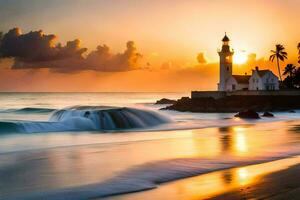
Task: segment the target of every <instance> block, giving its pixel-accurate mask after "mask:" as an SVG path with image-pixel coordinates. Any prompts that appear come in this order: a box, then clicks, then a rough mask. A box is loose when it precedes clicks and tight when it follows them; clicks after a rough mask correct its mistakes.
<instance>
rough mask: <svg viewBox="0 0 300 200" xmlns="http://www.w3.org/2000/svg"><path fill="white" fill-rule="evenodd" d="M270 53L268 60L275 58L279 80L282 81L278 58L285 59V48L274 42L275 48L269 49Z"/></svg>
mask: <svg viewBox="0 0 300 200" xmlns="http://www.w3.org/2000/svg"><path fill="white" fill-rule="evenodd" d="M271 53H272V54H271V55H270V58H269V60H270V61H272V62H273V61H274V59H275V58H276V62H277V68H278V74H279V79H280V81H282V79H281V73H280V66H279V60H281V61H284V60H285V59H287V52H285V48H284V46H283V45H281V44H276V50H271Z"/></svg>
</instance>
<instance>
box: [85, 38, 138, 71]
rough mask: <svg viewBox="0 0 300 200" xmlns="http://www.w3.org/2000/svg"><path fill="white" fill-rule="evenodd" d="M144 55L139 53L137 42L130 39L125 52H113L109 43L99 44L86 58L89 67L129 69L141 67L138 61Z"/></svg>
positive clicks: (105, 69) (102, 69) (108, 69)
mask: <svg viewBox="0 0 300 200" xmlns="http://www.w3.org/2000/svg"><path fill="white" fill-rule="evenodd" d="M141 58H142V55H141V54H140V53H138V51H137V48H136V46H135V43H134V42H133V41H129V42H127V44H126V50H125V51H124V52H123V53H119V54H116V55H114V54H112V53H110V49H109V47H108V46H107V45H102V46H101V45H99V46H98V47H97V50H95V51H92V52H91V53H90V54H89V55H88V56H87V58H86V64H87V66H88V68H90V69H93V70H96V71H128V70H134V69H139V66H138V62H139V60H140V59H141Z"/></svg>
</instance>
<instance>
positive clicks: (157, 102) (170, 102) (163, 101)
mask: <svg viewBox="0 0 300 200" xmlns="http://www.w3.org/2000/svg"><path fill="white" fill-rule="evenodd" d="M174 103H176V100H172V99H166V98H163V99H161V100H158V101H156V103H155V104H174Z"/></svg>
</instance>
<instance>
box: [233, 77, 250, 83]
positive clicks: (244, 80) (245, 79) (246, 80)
mask: <svg viewBox="0 0 300 200" xmlns="http://www.w3.org/2000/svg"><path fill="white" fill-rule="evenodd" d="M232 77H233V78H234V79H235V80H236V82H237V83H240V84H249V79H250V77H251V76H250V75H232Z"/></svg>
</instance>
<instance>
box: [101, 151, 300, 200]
mask: <svg viewBox="0 0 300 200" xmlns="http://www.w3.org/2000/svg"><path fill="white" fill-rule="evenodd" d="M107 199H110V200H119V199H122V200H129V199H143V200H148V199H149V200H150V199H164V200H169V199H170V200H171V199H172V200H183V199H184V200H196V199H197V200H200V199H206V200H208V199H210V200H240V199H272V200H273V199H274V200H281V199H282V200H283V199H289V200H294V199H295V200H296V199H300V156H296V157H292V158H287V159H282V160H278V161H273V162H268V163H263V164H258V165H252V166H246V167H239V168H233V169H229V170H222V171H218V172H213V173H209V174H204V175H200V176H197V177H192V178H187V179H182V180H178V181H174V182H170V183H167V184H162V185H161V186H160V187H159V188H157V189H154V190H149V191H145V192H139V193H132V194H127V195H123V196H115V197H110V198H107Z"/></svg>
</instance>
